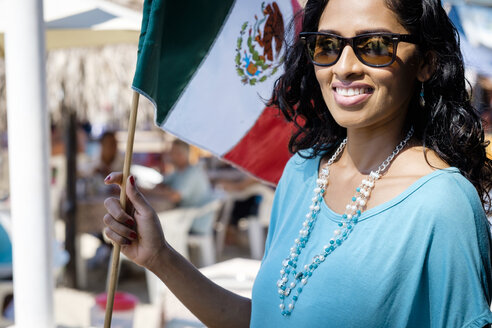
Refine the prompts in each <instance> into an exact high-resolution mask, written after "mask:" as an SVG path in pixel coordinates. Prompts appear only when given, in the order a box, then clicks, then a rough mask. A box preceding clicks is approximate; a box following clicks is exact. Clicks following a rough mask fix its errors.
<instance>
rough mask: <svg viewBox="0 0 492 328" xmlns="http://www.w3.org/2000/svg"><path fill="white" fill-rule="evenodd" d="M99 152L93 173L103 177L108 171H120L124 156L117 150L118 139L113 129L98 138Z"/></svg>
mask: <svg viewBox="0 0 492 328" xmlns="http://www.w3.org/2000/svg"><path fill="white" fill-rule="evenodd" d="M99 144H100V147H101V148H100V153H99V158H98V160H97V162H96V165H95V168H94V173H97V174H99V175H101V176H103V177H105V176H107V175H108V174H109V173H110V172H114V171H121V170H122V169H123V164H124V157H123V156H122V155H121V153H120V152H119V151H118V141H117V140H116V133H115V132H114V131H106V132H104V133H103V134H102V135H101V138H100V139H99Z"/></svg>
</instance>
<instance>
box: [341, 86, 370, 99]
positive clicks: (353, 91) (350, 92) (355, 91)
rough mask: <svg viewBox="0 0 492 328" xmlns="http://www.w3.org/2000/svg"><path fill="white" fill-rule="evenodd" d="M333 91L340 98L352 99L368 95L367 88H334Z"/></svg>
mask: <svg viewBox="0 0 492 328" xmlns="http://www.w3.org/2000/svg"><path fill="white" fill-rule="evenodd" d="M335 91H336V93H338V94H339V95H341V96H344V97H352V96H358V95H361V94H365V93H369V88H335Z"/></svg>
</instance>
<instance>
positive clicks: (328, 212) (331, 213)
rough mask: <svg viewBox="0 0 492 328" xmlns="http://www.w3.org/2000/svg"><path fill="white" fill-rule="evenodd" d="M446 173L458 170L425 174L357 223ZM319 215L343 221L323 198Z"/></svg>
mask: <svg viewBox="0 0 492 328" xmlns="http://www.w3.org/2000/svg"><path fill="white" fill-rule="evenodd" d="M321 158H322V156H320V157H319V158H318V160H317V161H316V163H317V165H316V167H315V170H316V172H315V175H314V179H313V180H314V181H313V182H312V185H313V188H315V187H316V180H317V179H318V172H319V166H320V164H321ZM447 172H450V173H456V172H459V169H458V168H456V167H454V166H450V167H446V168H443V169H437V170H435V171H433V172H430V173H427V174H426V175H424V176H422V177H420V178H419V179H417V180H416V181H415V182H413V183H412V184H411V185H410V186H408V187H407V188H406V189H405V190H404V191H402V192H401V193H400V194H398V195H396V196H395V197H393V198H391V199H390V200H388V201H386V202H384V203H381V204H379V205H377V206H374V207H373V208H370V209H368V210H367V211H364V212H362V214H361V215H360V217H359V220H358V221H359V222H360V221H364V220H367V219H369V218H371V217H373V216H375V215H376V214H379V213H381V212H383V211H385V210H387V209H389V208H391V207H393V206H394V205H396V204H398V203H399V202H401V201H403V200H404V199H405V198H407V197H408V196H410V195H411V194H412V193H413V192H415V191H416V190H417V189H419V188H420V187H421V186H422V185H424V184H425V183H426V182H427V181H429V180H431V179H433V178H434V177H436V176H439V175H441V174H443V173H447ZM320 214H322V215H323V214H325V215H324V216H326V217H328V219H330V220H332V221H335V222H342V221H343V215H342V214H339V213H337V212H335V211H334V210H332V209H331V208H330V207H329V206H328V204H326V201H325V199H324V198H323V201H322V202H321V211H320Z"/></svg>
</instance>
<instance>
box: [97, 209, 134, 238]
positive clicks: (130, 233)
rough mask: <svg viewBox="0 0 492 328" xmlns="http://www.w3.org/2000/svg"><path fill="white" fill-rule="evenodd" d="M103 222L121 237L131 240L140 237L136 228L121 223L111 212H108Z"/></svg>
mask: <svg viewBox="0 0 492 328" xmlns="http://www.w3.org/2000/svg"><path fill="white" fill-rule="evenodd" d="M103 222H104V224H105V225H106V226H107V227H108V228H110V229H111V230H113V231H114V232H116V233H117V234H118V235H120V236H121V237H124V238H126V239H129V240H137V239H138V235H137V233H136V232H135V230H133V229H131V228H129V227H128V226H127V225H124V224H121V223H120V222H118V221H116V220H115V219H114V218H113V217H112V216H111V215H110V214H106V215H105V216H104V217H103Z"/></svg>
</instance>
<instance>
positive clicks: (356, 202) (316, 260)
mask: <svg viewBox="0 0 492 328" xmlns="http://www.w3.org/2000/svg"><path fill="white" fill-rule="evenodd" d="M413 131H414V130H413V127H412V128H410V130H409V131H408V133H407V135H406V137H405V138H404V139H403V140H402V141H401V142H400V143H399V144H398V145H397V146H396V148H395V150H393V152H392V153H391V155H389V156H388V157H387V158H386V159H385V160H384V161H383V162H382V163H381V165H379V167H378V169H377V170H376V171H371V173H370V174H369V176H368V177H367V178H366V179H363V180H362V183H361V185H360V186H359V187H357V188H356V190H355V191H356V193H355V195H354V196H353V197H352V199H351V201H350V202H349V203H348V204H347V206H346V209H345V213H344V214H343V215H342V221H341V222H340V223H338V228H337V229H335V230H334V231H333V237H332V238H331V239H330V240H329V241H328V243H327V244H326V245H324V246H323V250H322V252H321V253H320V254H318V255H316V256H314V257H313V259H312V261H311V263H309V264H306V265H304V267H303V268H300V267H298V263H297V261H298V258H299V255H300V254H301V251H302V249H304V248H305V247H306V244H307V242H308V241H309V237H310V235H311V231H312V230H313V228H314V225H315V222H316V219H317V217H318V213H319V211H320V204H321V202H323V195H324V193H325V190H326V187H327V185H328V177H329V175H330V166H331V165H332V164H333V163H334V162H335V161H336V160H337V158H338V157H339V156H340V154H341V153H342V151H343V149H344V148H345V145H346V144H347V138H345V139H344V140H343V141H342V143H341V144H340V146H338V148H337V150H336V151H335V153H334V154H333V156H331V158H330V159H329V160H328V162H327V163H326V164H325V165H324V166H323V168H322V169H321V173H320V175H319V177H318V179H317V180H316V185H317V186H316V188H314V197H313V199H312V204H311V206H309V212H308V213H307V214H306V219H305V220H304V222H303V223H302V228H301V230H299V236H298V237H297V238H296V239H295V240H294V246H292V247H291V248H290V254H289V256H288V257H287V258H285V259H284V260H283V261H282V269H281V270H280V279H279V280H278V281H277V288H278V294H279V296H280V311H281V314H282V315H284V316H289V315H290V314H291V313H292V311H294V308H295V305H296V303H297V300H298V299H299V297H300V295H301V293H302V290H303V288H304V286H305V285H306V284H307V283H308V279H309V277H311V276H312V275H313V273H314V271H315V270H316V269H317V268H318V266H319V265H321V263H323V262H324V261H325V259H326V257H327V256H328V255H330V254H331V253H332V252H333V251H334V250H335V249H336V248H337V247H338V246H340V245H341V244H342V243H343V242H344V241H345V240H346V239H347V238H348V236H349V234H350V233H351V232H352V230H353V228H354V226H355V225H356V224H357V222H358V219H359V217H360V215H361V213H362V211H363V209H364V208H365V206H366V204H367V200H368V199H369V197H370V195H371V191H372V189H373V188H374V184H375V182H376V180H378V179H379V178H380V177H381V174H382V173H383V172H384V171H385V170H386V168H387V167H388V166H389V164H390V163H391V161H392V160H393V159H394V158H395V156H396V155H398V154H399V153H400V151H401V150H402V149H403V148H404V147H405V145H406V144H407V143H408V141H409V140H410V138H411V137H412V135H413ZM290 277H292V278H293V279H292V281H291V282H290V283H289V280H290ZM289 300H290V302H289ZM286 303H288V305H287V306H286Z"/></svg>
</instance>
